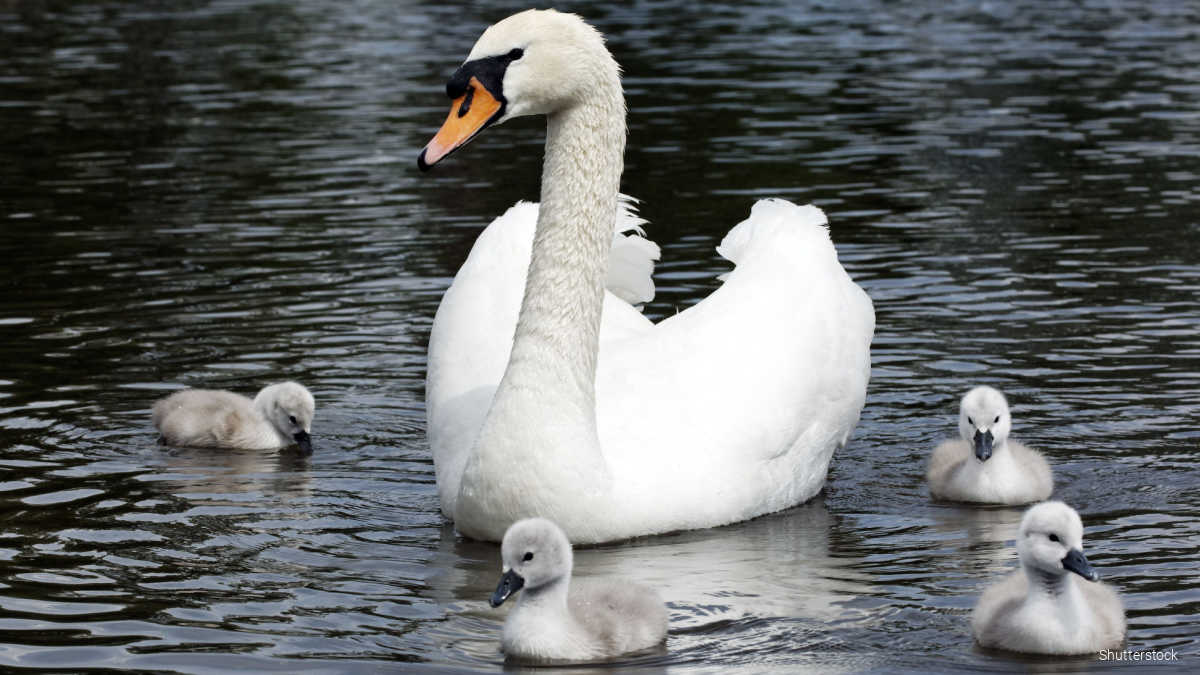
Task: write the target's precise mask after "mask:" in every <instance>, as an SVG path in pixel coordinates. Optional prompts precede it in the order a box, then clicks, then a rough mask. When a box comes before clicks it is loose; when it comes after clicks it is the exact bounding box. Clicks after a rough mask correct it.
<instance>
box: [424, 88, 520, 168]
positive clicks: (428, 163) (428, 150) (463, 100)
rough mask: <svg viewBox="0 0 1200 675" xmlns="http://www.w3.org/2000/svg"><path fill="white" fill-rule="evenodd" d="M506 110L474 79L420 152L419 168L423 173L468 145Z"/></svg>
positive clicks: (452, 105) (451, 105) (451, 106)
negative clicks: (499, 113) (498, 114)
mask: <svg viewBox="0 0 1200 675" xmlns="http://www.w3.org/2000/svg"><path fill="white" fill-rule="evenodd" d="M503 107H504V104H502V103H501V102H500V101H498V100H497V99H496V97H495V96H492V93H491V92H489V91H488V90H487V87H484V86H483V85H482V84H480V83H479V80H478V79H476V78H474V77H472V78H471V81H470V86H468V87H467V93H465V94H463V95H462V96H459V97H458V98H456V99H454V102H453V103H451V104H450V114H449V115H447V116H446V121H445V123H443V124H442V128H441V129H439V130H438V132H437V135H436V136H434V137H433V140H432V141H429V144H428V145H426V146H425V149H424V150H422V151H421V155H420V157H418V158H417V166H419V167H420V168H421V170H422V171H428V170H429V168H430V167H432V166H433V165H434V164H437V163H438V162H439V161H440V160H441V159H442V158H443V157H445V156H446V155H449V154H450V153H452V152H454V151H455V150H457V149H459V148H460V147H462V146H464V145H466V144H467V143H468V142H469V141H470V140H471V139H472V138H475V135H476V134H478V133H479V132H480V131H482V130H483V128H484V127H486V126H487V125H488V124H490V123H491V122H493V121H495V118H496V117H497V113H498V112H499V111H500V109H501V108H503Z"/></svg>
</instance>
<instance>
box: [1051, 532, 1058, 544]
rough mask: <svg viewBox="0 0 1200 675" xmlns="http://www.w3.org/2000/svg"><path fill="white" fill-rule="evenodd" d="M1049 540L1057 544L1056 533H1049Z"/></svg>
mask: <svg viewBox="0 0 1200 675" xmlns="http://www.w3.org/2000/svg"><path fill="white" fill-rule="evenodd" d="M1050 541H1052V542H1054V543H1056V544H1057V543H1058V535H1057V534H1052V535H1050Z"/></svg>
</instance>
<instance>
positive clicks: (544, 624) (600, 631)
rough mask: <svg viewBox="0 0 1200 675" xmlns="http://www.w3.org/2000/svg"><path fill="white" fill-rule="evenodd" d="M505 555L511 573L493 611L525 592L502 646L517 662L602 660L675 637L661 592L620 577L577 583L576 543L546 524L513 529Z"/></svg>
mask: <svg viewBox="0 0 1200 675" xmlns="http://www.w3.org/2000/svg"><path fill="white" fill-rule="evenodd" d="M500 557H501V559H502V561H503V564H504V575H503V576H502V577H501V578H500V583H499V585H497V586H496V592H495V593H493V594H492V598H491V600H490V603H491V605H492V607H499V606H500V605H501V604H502V603H503V602H504V601H505V600H506V599H508V597H509V596H510V595H512V594H513V593H515V592H517V591H520V590H522V589H524V591H523V592H522V593H521V596H520V597H519V598H517V606H516V607H514V608H513V610H512V611H511V612H510V613H509V615H508V618H507V619H506V620H505V622H504V635H503V639H502V645H503V647H504V653H505V655H506V656H507V657H508V658H510V659H514V660H518V661H531V662H579V661H597V660H602V659H611V658H613V657H614V656H620V655H622V654H628V653H629V652H635V651H639V650H642V649H647V648H649V647H653V646H654V645H657V644H660V643H662V641H663V640H665V639H666V637H667V609H666V607H665V606H663V602H662V599H661V598H659V596H658V593H657V592H656V591H654V589H652V588H646V587H644V586H640V585H638V584H633V583H629V582H627V581H621V580H616V579H580V580H575V581H572V580H571V567H572V558H573V555H572V553H571V542H570V541H568V540H567V537H566V535H564V534H563V531H562V530H561V529H559V527H558V526H557V525H555V524H554V523H552V522H550V521H549V520H546V519H545V518H528V519H526V520H520V521H517V522H515V523H513V525H512V527H510V528H508V532H506V533H505V535H504V541H503V543H502V544H501V545H500Z"/></svg>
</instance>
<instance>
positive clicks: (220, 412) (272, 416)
mask: <svg viewBox="0 0 1200 675" xmlns="http://www.w3.org/2000/svg"><path fill="white" fill-rule="evenodd" d="M315 405H316V404H315V402H314V401H313V396H312V394H310V393H309V391H308V390H307V389H305V388H304V387H303V386H301V385H299V384H297V383H295V382H280V383H279V384H272V385H270V386H267V387H263V388H262V391H260V392H258V395H257V396H255V397H254V400H253V401H251V400H250V399H249V398H247V397H245V396H242V395H241V394H235V393H233V392H231V391H218V390H213V389H184V390H183V391H177V392H175V393H174V394H171V395H170V396H168V397H166V398H164V399H162V400H160V401H158V402H157V403H155V404H154V410H153V413H152V415H151V417H152V419H153V420H154V426H155V428H157V429H158V432H159V433H160V434H162V440H163V442H164V443H166V444H168V445H181V446H190V447H198V448H230V449H234V448H236V449H241V450H275V449H279V448H286V447H288V446H289V445H293V444H295V445H297V446H299V448H300V451H301V452H303V453H305V454H307V453H310V452H312V439H311V438H310V437H309V435H308V433H309V430H310V429H311V427H312V418H313V412H314V409H315Z"/></svg>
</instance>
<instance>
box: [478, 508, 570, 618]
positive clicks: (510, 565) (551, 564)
mask: <svg viewBox="0 0 1200 675" xmlns="http://www.w3.org/2000/svg"><path fill="white" fill-rule="evenodd" d="M500 559H501V561H502V562H503V564H504V575H503V576H502V577H500V583H499V585H497V586H496V592H495V593H493V594H492V598H491V601H490V602H491V605H492V607H499V606H500V605H501V604H502V603H503V602H504V601H505V600H507V599H508V597H509V596H510V595H512V594H513V593H515V592H517V591H519V590H521V589H522V588H526V589H529V590H531V591H533V590H536V589H538V588H541V587H543V586H546V585H548V584H552V583H555V582H558V581H562V580H564V579H568V578H570V576H571V565H572V561H573V556H572V553H571V542H570V541H568V540H567V535H565V534H563V531H562V530H561V529H560V528H559V527H558V525H555V524H554V523H553V522H551V521H549V520H546V519H545V518H526V519H525V520H518V521H517V522H515V523H513V524H512V525H510V526H509V528H508V531H507V532H505V533H504V540H503V541H502V542H501V543H500Z"/></svg>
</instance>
